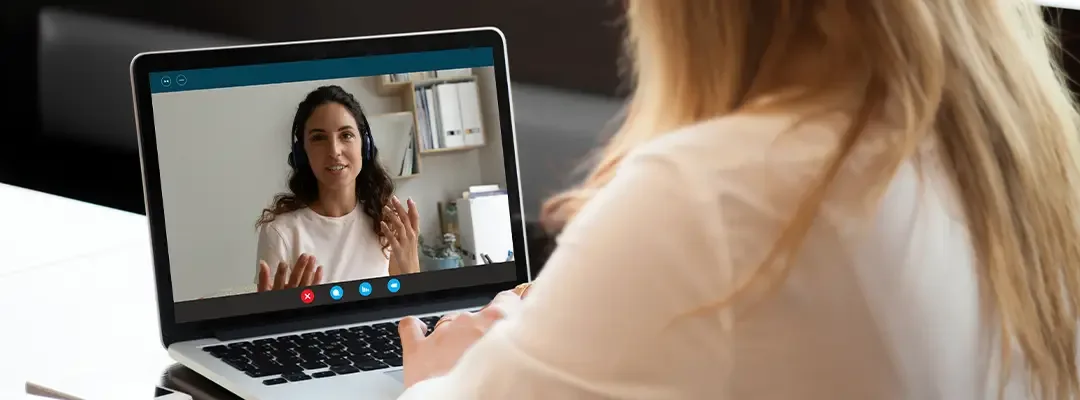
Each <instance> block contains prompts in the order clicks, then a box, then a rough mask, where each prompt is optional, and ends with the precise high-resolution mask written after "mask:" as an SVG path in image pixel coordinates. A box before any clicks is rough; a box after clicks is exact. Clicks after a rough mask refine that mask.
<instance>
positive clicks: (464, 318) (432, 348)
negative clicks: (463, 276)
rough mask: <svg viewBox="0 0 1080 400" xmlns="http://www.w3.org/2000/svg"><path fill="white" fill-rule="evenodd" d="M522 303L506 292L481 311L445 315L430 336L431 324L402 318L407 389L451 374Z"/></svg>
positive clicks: (401, 331) (402, 345)
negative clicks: (478, 341) (489, 330)
mask: <svg viewBox="0 0 1080 400" xmlns="http://www.w3.org/2000/svg"><path fill="white" fill-rule="evenodd" d="M520 302H521V297H520V295H519V294H518V293H515V292H514V291H506V292H502V293H500V294H499V295H498V296H496V297H495V299H494V300H492V302H491V304H489V305H488V306H487V307H484V308H483V309H482V310H480V311H477V312H464V313H451V314H447V315H445V316H443V318H442V319H441V320H440V321H439V322H437V323H436V324H435V328H434V329H433V330H432V331H431V334H427V331H428V329H427V325H425V324H424V323H423V322H422V321H420V320H419V319H417V318H416V317H406V318H404V319H402V320H401V323H399V324H398V333H399V336H400V337H401V349H402V356H403V358H404V367H405V371H404V373H405V386H406V387H411V386H412V385H413V384H415V383H417V382H420V381H423V380H425V379H428V378H430V377H433V376H439V375H443V374H445V373H447V372H449V371H450V369H451V368H453V367H454V364H457V361H458V359H460V358H461V356H462V354H464V353H465V349H467V348H469V346H471V345H472V344H473V343H475V342H476V341H477V340H479V339H480V337H482V336H483V335H484V333H486V332H487V331H488V329H490V328H491V326H492V325H494V324H495V322H496V321H498V320H500V319H503V318H504V317H506V315H508V314H510V313H512V312H514V311H515V310H516V309H517V307H518V306H519V303H520ZM425 335H426V336H425Z"/></svg>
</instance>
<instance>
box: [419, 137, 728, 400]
mask: <svg viewBox="0 0 1080 400" xmlns="http://www.w3.org/2000/svg"><path fill="white" fill-rule="evenodd" d="M702 173H703V172H702V171H700V170H698V169H697V168H696V167H695V166H692V165H688V164H684V163H682V162H680V160H679V159H678V158H677V157H674V156H668V155H664V154H656V153H653V154H647V155H638V156H635V157H633V158H631V159H627V161H625V162H624V164H623V167H622V168H620V170H619V173H618V175H617V177H616V178H615V179H614V180H613V182H611V183H610V184H609V185H608V187H607V188H605V189H604V190H603V191H602V192H601V193H599V194H598V195H597V196H596V197H595V198H594V199H593V200H592V201H591V202H590V203H589V204H588V205H587V206H586V207H585V208H584V209H583V210H582V211H581V212H580V213H579V215H578V217H577V218H576V219H575V220H574V221H573V222H572V223H571V224H570V225H568V226H567V227H566V229H565V230H564V232H563V234H562V235H561V236H560V237H559V239H558V240H559V246H558V247H557V248H556V250H555V252H554V253H553V254H552V256H551V258H550V259H549V261H548V263H547V265H546V266H545V268H544V272H543V274H541V276H540V277H539V278H538V279H537V281H536V282H535V284H534V285H533V286H532V289H531V291H530V293H529V297H527V298H526V299H525V300H523V301H522V304H521V307H520V310H519V311H518V312H515V313H513V314H512V315H509V316H508V317H507V318H506V319H505V320H503V321H501V322H498V323H497V324H495V326H494V327H493V328H492V329H491V330H490V331H489V332H488V333H487V334H485V335H484V337H483V338H481V339H480V340H479V341H478V342H477V343H476V344H474V345H473V346H472V347H470V348H469V350H468V351H467V352H466V353H465V354H464V355H463V357H462V359H461V360H460V361H459V362H458V364H457V365H456V366H455V368H454V369H453V370H451V371H450V372H449V373H448V374H447V375H445V376H443V377H438V378H433V379H428V380H426V381H423V382H420V383H418V384H416V385H415V386H413V387H412V388H410V389H409V390H408V391H406V393H405V394H404V395H403V397H402V399H408V400H413V399H427V398H440V399H458V398H469V399H508V398H513V399H554V398H593V397H596V398H621V399H644V398H700V396H701V395H702V393H701V392H695V391H694V390H695V389H702V388H701V387H700V385H696V384H694V382H701V381H702V379H705V381H706V382H711V383H712V384H716V385H720V384H722V382H723V380H724V379H725V376H726V375H725V373H726V372H725V371H726V364H725V361H724V360H725V359H726V356H725V352H726V348H727V346H725V345H723V343H724V341H725V334H724V332H723V329H721V327H723V326H724V323H723V318H724V316H723V315H722V314H721V313H719V312H713V313H708V314H705V315H704V316H698V317H693V318H683V319H680V318H678V317H679V316H680V315H681V314H683V313H686V312H689V311H691V310H694V309H696V308H698V307H700V306H701V305H703V304H707V303H709V302H711V301H715V300H717V299H719V298H720V296H722V293H727V292H728V291H729V290H730V288H729V287H726V286H724V285H726V282H730V281H731V277H730V275H731V271H730V269H729V268H728V266H729V265H730V263H728V262H727V259H726V257H727V249H726V248H725V244H726V240H725V239H726V238H725V237H724V233H723V232H724V231H723V230H722V229H721V227H720V222H721V218H720V205H721V204H720V200H719V198H718V197H717V195H716V193H717V190H716V188H715V184H713V183H710V182H709V180H708V179H706V177H703V176H702ZM406 368H408V366H406ZM710 387H712V386H711V385H710ZM710 393H711V394H715V393H716V392H710ZM713 397H714V398H715V396H713Z"/></svg>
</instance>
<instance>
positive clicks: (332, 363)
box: [324, 358, 352, 367]
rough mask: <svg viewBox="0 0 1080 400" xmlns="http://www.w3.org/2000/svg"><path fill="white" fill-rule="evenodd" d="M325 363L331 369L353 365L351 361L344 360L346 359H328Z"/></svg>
mask: <svg viewBox="0 0 1080 400" xmlns="http://www.w3.org/2000/svg"><path fill="white" fill-rule="evenodd" d="M324 362H325V363H326V365H329V366H331V367H336V366H339V365H349V364H352V363H351V362H349V360H347V359H344V358H328V359H326V361H324Z"/></svg>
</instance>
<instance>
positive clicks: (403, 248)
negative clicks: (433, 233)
mask: <svg viewBox="0 0 1080 400" xmlns="http://www.w3.org/2000/svg"><path fill="white" fill-rule="evenodd" d="M407 202H408V208H406V207H405V205H404V204H402V203H401V200H398V198H397V196H394V197H393V198H392V199H391V200H390V204H389V205H387V206H384V207H383V221H381V222H379V224H380V226H381V228H382V231H383V235H385V236H386V239H387V240H388V241H389V242H390V275H402V274H411V273H415V272H420V253H419V249H418V246H419V243H418V240H419V239H418V238H419V236H420V234H419V231H420V213H419V212H418V211H417V210H416V203H415V202H413V201H412V199H409V200H407Z"/></svg>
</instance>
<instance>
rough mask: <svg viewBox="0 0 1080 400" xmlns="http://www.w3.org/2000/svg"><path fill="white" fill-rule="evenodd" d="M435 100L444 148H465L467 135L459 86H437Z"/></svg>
mask: <svg viewBox="0 0 1080 400" xmlns="http://www.w3.org/2000/svg"><path fill="white" fill-rule="evenodd" d="M435 98H436V99H437V103H438V108H439V116H440V118H439V120H440V122H441V124H442V126H441V127H440V128H441V130H440V132H441V133H442V142H443V144H444V146H443V147H445V148H448V149H452V148H456V147H463V146H465V135H464V132H463V130H462V126H461V105H460V100H459V99H458V85H456V84H440V85H436V86H435Z"/></svg>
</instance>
